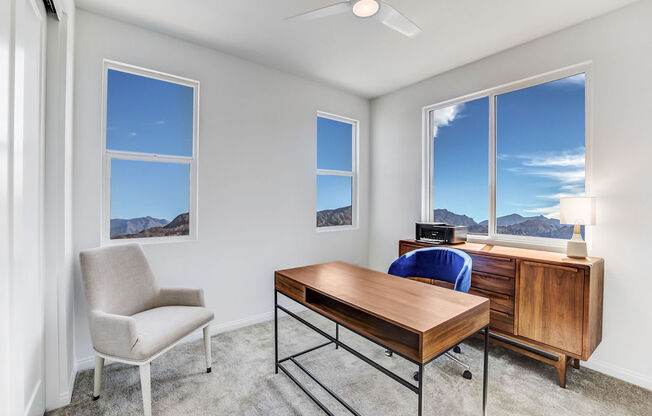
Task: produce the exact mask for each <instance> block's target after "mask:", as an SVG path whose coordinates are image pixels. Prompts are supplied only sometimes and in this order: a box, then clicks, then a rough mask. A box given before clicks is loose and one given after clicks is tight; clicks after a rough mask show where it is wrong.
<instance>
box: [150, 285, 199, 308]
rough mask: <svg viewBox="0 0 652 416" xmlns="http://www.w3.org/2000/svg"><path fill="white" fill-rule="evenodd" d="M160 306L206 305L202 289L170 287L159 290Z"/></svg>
mask: <svg viewBox="0 0 652 416" xmlns="http://www.w3.org/2000/svg"><path fill="white" fill-rule="evenodd" d="M158 303H159V306H205V304H204V291H203V290H202V289H170V288H164V289H161V291H160V292H159V302H158Z"/></svg>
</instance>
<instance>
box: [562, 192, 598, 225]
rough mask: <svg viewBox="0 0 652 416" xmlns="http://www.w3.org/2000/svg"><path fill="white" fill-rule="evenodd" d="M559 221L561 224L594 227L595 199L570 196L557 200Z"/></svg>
mask: <svg viewBox="0 0 652 416" xmlns="http://www.w3.org/2000/svg"><path fill="white" fill-rule="evenodd" d="M559 210H560V219H559V222H561V223H562V224H576V225H594V224H595V197H592V196H572V197H567V198H561V199H560V200H559Z"/></svg>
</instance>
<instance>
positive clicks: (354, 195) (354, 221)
mask: <svg viewBox="0 0 652 416" xmlns="http://www.w3.org/2000/svg"><path fill="white" fill-rule="evenodd" d="M319 117H322V118H327V119H330V120H335V121H340V122H342V123H347V124H350V125H351V127H352V128H351V134H352V137H351V171H350V172H349V171H345V170H330V169H315V172H316V173H315V199H314V201H315V210H314V212H315V218H316V216H317V177H318V176H319V175H330V176H348V177H350V178H351V225H331V226H326V227H317V224H316V222H315V229H316V230H317V232H330V231H344V230H357V229H358V200H359V194H358V163H359V159H358V155H359V137H360V122H359V121H358V120H356V119H353V118H349V117H344V116H340V115H337V114H333V113H327V112H324V111H317V118H319ZM315 121H317V119H315ZM316 142H317V134H315V143H316ZM315 149H317V146H315ZM315 156H316V157H315V163H316V161H317V156H318V155H317V151H316V152H315ZM315 166H316V165H315Z"/></svg>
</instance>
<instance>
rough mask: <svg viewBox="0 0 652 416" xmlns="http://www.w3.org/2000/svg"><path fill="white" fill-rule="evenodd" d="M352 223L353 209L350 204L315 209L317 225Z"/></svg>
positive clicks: (327, 225)
mask: <svg viewBox="0 0 652 416" xmlns="http://www.w3.org/2000/svg"><path fill="white" fill-rule="evenodd" d="M351 224H353V210H352V209H351V205H349V206H348V207H342V208H337V209H325V210H322V211H317V227H329V226H333V225H351Z"/></svg>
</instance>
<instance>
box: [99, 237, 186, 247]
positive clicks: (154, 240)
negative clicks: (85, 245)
mask: <svg viewBox="0 0 652 416" xmlns="http://www.w3.org/2000/svg"><path fill="white" fill-rule="evenodd" d="M189 241H197V238H196V237H195V236H193V235H180V236H170V237H148V238H121V239H115V240H104V241H102V246H103V247H104V246H116V245H121V244H129V243H138V244H142V245H149V244H170V243H181V242H189Z"/></svg>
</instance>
